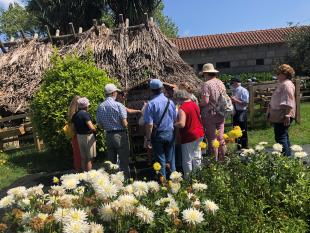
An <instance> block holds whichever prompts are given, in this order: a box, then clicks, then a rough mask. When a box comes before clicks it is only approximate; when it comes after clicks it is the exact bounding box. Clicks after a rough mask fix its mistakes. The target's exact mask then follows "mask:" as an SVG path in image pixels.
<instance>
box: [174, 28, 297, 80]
mask: <svg viewBox="0 0 310 233" xmlns="http://www.w3.org/2000/svg"><path fill="white" fill-rule="evenodd" d="M298 30H299V28H297V27H287V28H276V29H267V30H257V31H248V32H236V33H225V34H216V35H205V36H193V37H183V38H177V39H174V40H173V42H174V43H175V44H176V46H177V47H178V49H179V53H180V55H181V57H182V58H183V60H184V61H186V62H187V63H188V64H189V65H191V66H192V67H193V68H194V69H195V70H196V72H199V71H201V69H202V66H203V64H204V63H209V62H210V63H213V64H214V65H215V66H216V68H217V69H220V70H221V72H222V73H227V74H236V73H244V72H263V71H272V70H273V68H274V66H275V65H277V64H278V63H280V62H282V61H284V60H285V58H286V56H287V54H288V48H287V46H286V44H285V41H286V38H287V36H288V35H289V34H290V33H294V32H297V31H298Z"/></svg>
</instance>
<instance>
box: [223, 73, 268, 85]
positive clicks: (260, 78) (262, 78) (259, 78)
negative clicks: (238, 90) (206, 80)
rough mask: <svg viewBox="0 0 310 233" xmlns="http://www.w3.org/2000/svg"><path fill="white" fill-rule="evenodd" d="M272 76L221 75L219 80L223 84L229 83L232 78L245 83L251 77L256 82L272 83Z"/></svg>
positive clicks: (259, 74) (260, 74)
mask: <svg viewBox="0 0 310 233" xmlns="http://www.w3.org/2000/svg"><path fill="white" fill-rule="evenodd" d="M273 76H274V75H273V74H272V73H270V72H260V73H242V74H236V75H231V74H221V75H220V77H221V80H222V81H223V82H225V83H229V82H230V80H231V78H232V77H239V78H240V79H241V81H242V82H245V83H247V82H248V79H252V78H253V77H255V78H256V81H257V82H265V81H272V77H273Z"/></svg>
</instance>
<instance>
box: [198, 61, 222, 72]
mask: <svg viewBox="0 0 310 233" xmlns="http://www.w3.org/2000/svg"><path fill="white" fill-rule="evenodd" d="M218 72H219V71H218V70H216V69H214V66H213V64H212V63H206V64H204V65H203V67H202V73H218Z"/></svg>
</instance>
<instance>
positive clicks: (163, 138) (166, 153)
mask: <svg viewBox="0 0 310 233" xmlns="http://www.w3.org/2000/svg"><path fill="white" fill-rule="evenodd" d="M174 141H175V137H174V132H173V131H161V132H157V133H156V135H155V136H154V137H153V138H152V146H153V153H154V157H155V160H156V161H157V162H159V163H160V165H161V169H160V173H161V174H162V175H163V177H165V178H166V163H169V165H170V170H171V172H173V171H175V170H176V169H175V147H174Z"/></svg>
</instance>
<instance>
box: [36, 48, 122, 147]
mask: <svg viewBox="0 0 310 233" xmlns="http://www.w3.org/2000/svg"><path fill="white" fill-rule="evenodd" d="M107 83H115V84H116V80H113V79H111V78H109V77H108V75H107V73H106V72H105V71H103V70H100V69H98V68H97V67H96V66H95V63H94V61H93V56H92V54H91V53H88V54H87V55H85V57H83V58H81V57H78V56H77V55H66V56H65V57H61V56H60V55H59V54H58V53H55V55H54V56H53V58H52V60H51V68H50V69H49V70H48V71H47V72H46V73H45V75H44V78H43V81H42V85H41V87H40V89H39V91H38V92H37V93H36V95H35V97H34V99H33V101H32V103H31V109H32V111H33V115H34V116H33V122H34V124H35V126H36V128H37V129H38V132H39V135H40V136H41V137H42V138H43V140H44V143H45V144H46V145H47V146H48V147H49V148H50V149H52V150H59V149H60V150H64V149H68V148H69V140H68V139H67V138H66V137H65V135H64V133H63V130H62V129H63V127H64V125H65V123H66V120H67V119H66V118H67V117H66V114H67V110H68V106H69V104H70V101H71V99H72V98H73V97H74V96H75V95H79V96H86V97H87V98H88V99H89V101H90V104H91V105H90V108H89V112H90V114H91V117H92V120H93V121H95V114H96V110H97V107H98V104H99V103H100V102H102V101H103V100H104V98H105V97H104V92H103V89H104V86H105V85H106V84H107ZM97 138H98V144H99V145H98V147H99V149H101V148H102V147H103V135H102V133H98V134H97Z"/></svg>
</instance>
